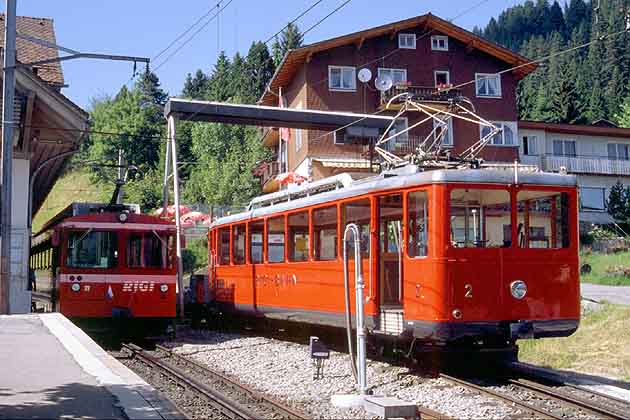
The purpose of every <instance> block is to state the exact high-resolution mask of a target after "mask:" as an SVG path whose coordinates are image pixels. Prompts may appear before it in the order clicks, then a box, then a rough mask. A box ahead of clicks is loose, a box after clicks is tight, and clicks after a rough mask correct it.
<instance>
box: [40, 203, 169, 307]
mask: <svg viewBox="0 0 630 420" xmlns="http://www.w3.org/2000/svg"><path fill="white" fill-rule="evenodd" d="M174 244H175V225H174V224H173V222H172V221H168V220H164V219H160V218H159V217H155V216H149V215H145V214H140V210H139V207H138V206H137V205H105V204H90V203H73V204H71V205H70V206H68V207H67V208H66V209H65V210H63V211H62V212H60V213H59V214H58V215H56V216H55V217H53V218H52V219H51V220H50V221H49V222H48V223H47V224H46V225H45V226H44V227H43V229H42V230H41V232H39V233H38V234H36V235H35V236H34V238H33V244H32V248H31V257H30V267H31V270H33V272H34V279H33V280H34V281H32V289H33V293H32V296H33V307H34V309H35V310H49V311H59V312H61V313H62V314H64V315H66V316H69V317H76V318H110V317H117V316H120V317H136V318H170V317H174V316H175V308H176V278H177V271H176V270H177V268H176V264H175V254H174V251H173V247H174Z"/></svg>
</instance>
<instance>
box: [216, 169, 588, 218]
mask: <svg viewBox="0 0 630 420" xmlns="http://www.w3.org/2000/svg"><path fill="white" fill-rule="evenodd" d="M516 174H518V175H516ZM516 176H518V180H517V182H518V184H519V185H540V186H555V187H575V186H576V185H577V177H576V176H575V175H563V174H557V173H549V172H530V171H527V172H526V171H518V172H516V171H515V170H514V167H513V166H509V167H508V166H506V167H504V168H501V169H437V170H429V171H422V170H420V169H419V168H417V167H416V166H415V165H409V166H406V167H403V168H400V169H397V170H394V171H389V172H383V173H381V174H379V175H376V176H373V177H369V178H364V179H361V180H357V181H352V182H351V183H344V184H345V185H344V186H343V187H342V188H337V189H334V190H332V191H326V192H322V193H318V194H315V195H309V196H306V197H302V198H297V199H294V200H290V201H284V202H282V203H278V204H274V205H271V206H268V207H260V208H254V209H250V210H248V211H245V212H241V213H237V214H234V215H231V216H226V217H222V218H220V219H217V220H216V221H214V222H213V223H212V224H211V225H210V228H214V227H217V226H222V225H226V224H230V223H235V222H240V221H244V220H249V219H256V218H260V217H264V216H268V215H272V214H275V213H281V212H285V211H289V210H294V209H300V208H304V207H310V206H315V205H319V204H324V203H327V202H331V201H336V200H342V199H346V198H352V197H358V196H361V195H365V194H369V193H372V192H375V191H385V190H390V189H399V188H408V187H413V186H420V185H427V184H444V183H467V184H495V185H496V184H506V185H512V184H514V183H515V177H516ZM322 181H323V180H322ZM308 188H309V184H305V185H304V186H303V187H298V188H296V189H293V190H290V194H296V195H298V194H299V193H300V191H301V190H307V189H308ZM276 194H277V193H276ZM289 198H290V197H289ZM258 201H260V200H258Z"/></svg>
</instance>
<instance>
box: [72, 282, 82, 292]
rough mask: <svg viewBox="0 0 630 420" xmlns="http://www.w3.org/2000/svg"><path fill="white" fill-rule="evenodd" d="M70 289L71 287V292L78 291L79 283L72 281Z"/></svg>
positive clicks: (79, 288)
mask: <svg viewBox="0 0 630 420" xmlns="http://www.w3.org/2000/svg"><path fill="white" fill-rule="evenodd" d="M70 289H72V291H73V292H79V291H80V290H81V285H80V284H79V283H72V286H70Z"/></svg>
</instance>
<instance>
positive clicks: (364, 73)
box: [358, 68, 372, 83]
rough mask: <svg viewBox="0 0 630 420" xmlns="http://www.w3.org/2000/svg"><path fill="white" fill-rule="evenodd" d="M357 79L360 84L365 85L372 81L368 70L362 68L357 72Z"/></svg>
mask: <svg viewBox="0 0 630 420" xmlns="http://www.w3.org/2000/svg"><path fill="white" fill-rule="evenodd" d="M358 77H359V81H360V82H362V83H367V82H369V81H370V80H372V72H371V71H370V69H368V68H363V69H361V70H359V74H358Z"/></svg>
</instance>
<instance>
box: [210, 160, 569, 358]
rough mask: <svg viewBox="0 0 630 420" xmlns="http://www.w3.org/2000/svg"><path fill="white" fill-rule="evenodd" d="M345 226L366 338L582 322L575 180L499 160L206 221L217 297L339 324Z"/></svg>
mask: <svg viewBox="0 0 630 420" xmlns="http://www.w3.org/2000/svg"><path fill="white" fill-rule="evenodd" d="M349 223H355V224H357V225H358V226H359V228H360V232H361V247H362V250H361V251H362V267H363V276H364V279H365V283H366V289H365V295H366V301H365V314H366V322H367V326H368V329H369V332H370V333H371V334H374V335H380V336H388V337H390V338H391V337H395V338H398V339H413V338H416V339H418V340H419V341H421V342H428V343H431V344H437V345H449V344H455V345H460V344H470V343H472V344H475V345H479V344H482V345H484V346H505V345H508V346H509V345H511V344H513V343H514V342H515V341H516V340H517V339H519V338H530V337H532V338H539V337H560V336H568V335H570V334H572V333H573V332H574V331H575V330H576V329H577V327H578V323H579V318H580V291H579V272H578V196H577V190H576V179H575V177H574V176H568V175H560V174H549V173H536V172H523V171H521V172H518V171H515V170H505V169H496V168H495V169H485V168H482V169H461V170H460V169H451V170H429V171H421V170H420V169H417V168H416V167H412V166H410V167H406V168H404V169H401V170H398V171H393V172H390V173H383V174H380V175H378V176H375V177H371V178H367V179H364V180H359V181H351V180H350V179H349V178H344V176H337V177H334V178H331V179H328V180H322V181H319V182H315V183H311V184H306V185H305V186H303V187H298V188H296V189H292V190H288V191H282V192H278V193H274V194H269V195H267V196H263V197H261V198H258V199H255V200H253V201H252V203H251V204H250V209H249V210H248V211H246V212H243V213H239V214H235V215H232V216H228V217H224V218H221V219H218V220H217V221H215V222H214V223H213V224H212V225H211V230H210V233H209V248H210V261H211V264H210V267H209V277H210V280H209V281H210V285H211V288H212V289H213V292H214V295H215V298H216V302H217V303H218V304H219V305H220V306H221V307H222V308H223V309H224V310H227V311H234V312H237V313H241V314H251V315H257V316H260V315H264V316H268V317H273V318H276V319H278V318H279V319H284V320H288V321H295V322H303V323H311V324H319V325H326V326H334V327H344V314H345V312H344V281H343V260H342V252H341V251H340V250H342V249H343V248H342V246H344V244H343V243H342V236H343V231H344V228H345V227H346V225H347V224H349ZM349 254H350V255H352V252H349ZM351 267H353V263H352V261H351V262H350V274H351V277H352V271H353V270H352V268H351ZM351 287H352V288H354V285H353V283H352V284H351ZM351 293H354V291H352V292H351ZM353 306H354V303H353ZM352 312H354V307H353V308H352Z"/></svg>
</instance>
